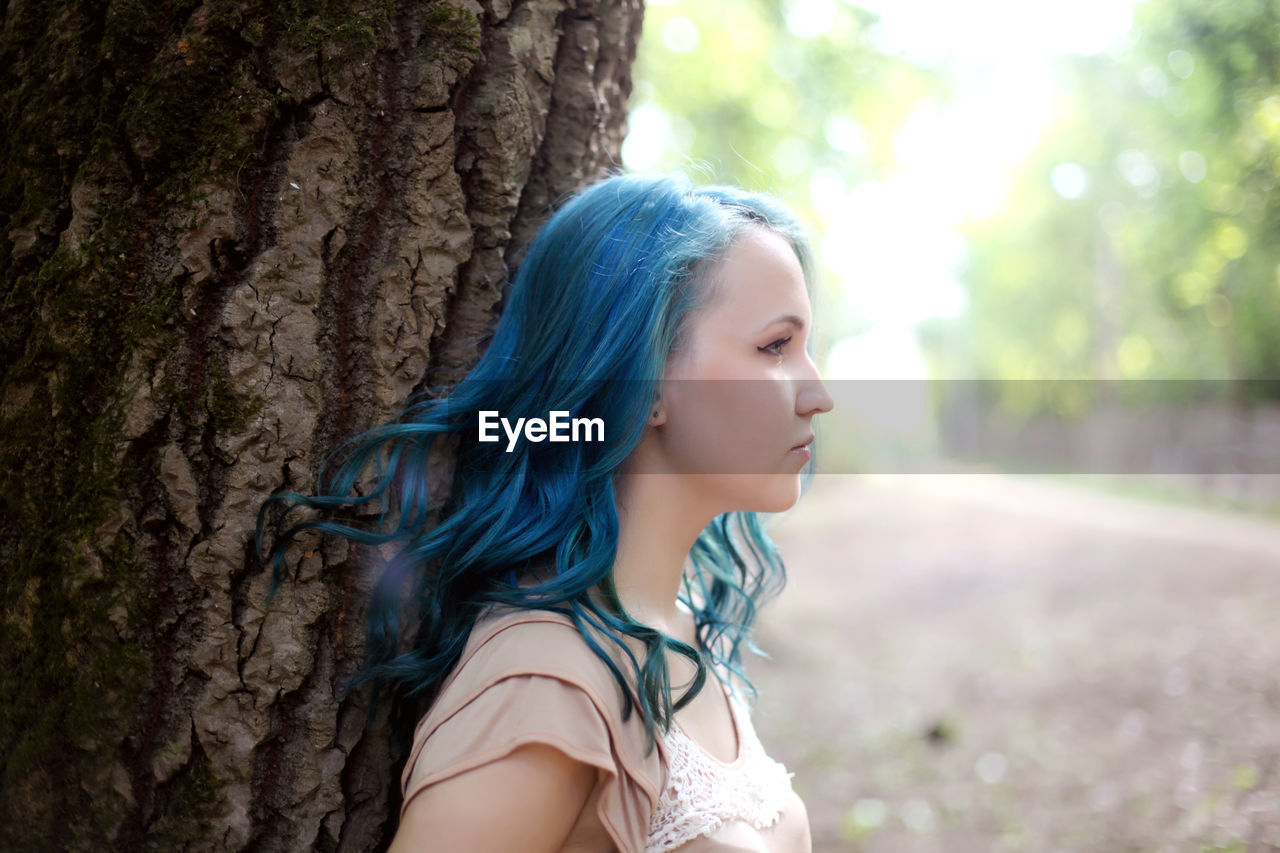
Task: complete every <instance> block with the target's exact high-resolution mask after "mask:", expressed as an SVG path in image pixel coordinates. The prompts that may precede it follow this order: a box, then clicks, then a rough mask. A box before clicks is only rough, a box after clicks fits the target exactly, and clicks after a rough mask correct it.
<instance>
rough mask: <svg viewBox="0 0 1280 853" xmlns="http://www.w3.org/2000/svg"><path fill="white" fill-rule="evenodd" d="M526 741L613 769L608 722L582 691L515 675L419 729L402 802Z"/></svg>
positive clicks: (554, 680)
mask: <svg viewBox="0 0 1280 853" xmlns="http://www.w3.org/2000/svg"><path fill="white" fill-rule="evenodd" d="M531 743H540V744H546V745H548V746H552V747H555V748H556V749H558V750H560V751H561V752H563V753H564V754H565V755H567V756H569V757H570V758H572V759H574V760H576V761H581V762H582V763H584V764H590V765H592V766H595V767H598V768H600V769H601V770H604V771H605V772H606V773H616V772H617V769H616V764H615V760H614V757H613V751H612V748H611V746H610V742H609V729H608V726H607V725H606V724H605V721H604V719H603V718H602V717H601V716H600V712H599V711H598V710H597V709H596V707H595V704H594V703H593V702H592V701H591V698H590V697H589V696H587V694H586V693H585V692H584V691H582V690H581V689H579V688H577V687H575V686H573V685H571V684H567V683H566V682H564V681H561V680H559V679H557V678H552V677H549V676H542V675H517V676H512V677H510V678H504V679H503V680H501V681H499V682H497V683H496V684H494V685H492V686H491V687H488V688H487V689H485V690H484V691H483V692H482V693H480V694H479V695H478V696H476V697H475V698H474V699H472V700H471V701H470V702H468V703H467V704H466V705H464V706H462V707H461V708H459V709H458V710H457V711H455V712H454V713H453V714H452V715H451V716H450V717H449V718H448V719H446V720H444V721H442V722H440V723H439V724H438V725H436V726H434V727H432V730H431V731H420V732H419V733H418V740H415V742H414V753H416V754H411V756H410V761H411V762H412V767H411V769H410V771H409V779H408V782H407V784H406V785H405V794H404V796H405V803H406V804H407V803H408V802H409V800H410V799H412V798H413V797H414V796H415V795H416V794H418V793H419V792H420V791H422V789H424V788H426V787H427V786H428V785H431V784H433V783H435V782H439V781H442V780H444V779H448V778H449V777H451V776H456V775H458V774H459V773H464V772H466V771H468V770H472V769H474V768H476V767H481V766H483V765H485V764H488V763H490V762H492V761H497V760H498V759H500V758H504V757H505V756H507V755H509V754H510V753H512V752H514V751H515V750H516V749H518V748H519V747H522V746H526V745H528V744H531Z"/></svg>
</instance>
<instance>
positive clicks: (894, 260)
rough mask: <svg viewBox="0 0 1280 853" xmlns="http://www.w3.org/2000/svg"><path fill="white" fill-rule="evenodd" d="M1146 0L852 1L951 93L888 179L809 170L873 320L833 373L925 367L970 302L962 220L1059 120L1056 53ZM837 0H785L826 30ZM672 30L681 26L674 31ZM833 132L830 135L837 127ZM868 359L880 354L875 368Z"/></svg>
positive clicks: (976, 211)
mask: <svg viewBox="0 0 1280 853" xmlns="http://www.w3.org/2000/svg"><path fill="white" fill-rule="evenodd" d="M1137 1H1138V0H1035V2H1028V0H969V2H967V3H956V2H954V0H862V2H859V3H856V4H854V5H859V6H862V7H863V8H865V9H867V10H869V11H871V12H874V13H875V14H877V15H878V16H879V18H880V20H879V23H878V25H877V27H876V30H875V37H876V41H877V45H878V47H879V48H880V49H881V50H882V51H884V52H885V53H889V54H901V55H903V56H904V57H906V58H908V59H911V60H913V61H916V62H919V63H922V64H926V65H940V66H942V67H944V68H946V69H947V70H948V72H949V76H950V77H951V79H953V80H954V88H955V97H954V98H953V99H951V100H950V101H949V102H947V103H945V104H938V103H936V102H933V101H926V102H922V104H921V105H920V106H919V107H918V109H917V110H916V112H915V113H913V114H912V115H911V117H910V118H909V119H908V121H907V122H906V124H905V125H904V126H903V128H902V129H901V131H900V133H899V134H898V137H897V139H896V142H895V151H896V153H897V155H898V158H899V160H900V162H901V163H902V168H901V170H900V171H898V172H897V173H896V174H895V175H894V176H893V177H891V178H889V179H886V180H883V181H878V182H871V181H869V182H863V183H860V184H857V185H855V186H852V187H846V186H845V185H844V183H843V181H842V180H841V179H840V178H839V177H838V176H837V175H835V174H834V173H829V174H823V173H822V172H821V171H819V172H818V173H815V174H814V175H813V176H811V178H810V182H809V190H810V197H811V198H812V199H813V201H814V206H815V208H816V209H817V211H818V213H819V215H820V216H821V217H822V219H823V221H822V222H821V223H820V227H821V229H822V230H823V231H824V232H825V234H826V235H827V237H826V238H825V239H824V240H823V241H822V243H821V245H820V251H821V253H822V257H823V260H824V262H825V263H826V265H827V267H828V268H829V269H831V270H833V271H834V272H835V274H836V276H837V278H838V280H839V282H840V289H841V292H842V294H843V298H844V300H845V302H846V303H847V305H846V306H845V307H846V308H847V309H848V310H851V311H854V310H856V312H857V314H858V316H860V317H862V318H864V319H865V321H866V322H867V323H868V324H869V325H870V329H869V331H868V332H867V333H866V334H863V335H860V336H859V337H856V338H849V339H845V340H843V341H838V342H836V343H835V344H834V345H833V346H832V347H831V349H830V354H829V356H828V359H827V363H826V365H825V371H824V373H825V375H826V376H827V378H829V379H855V378H924V376H925V370H926V367H925V363H924V359H923V357H922V356H921V354H920V351H919V348H918V346H917V344H916V341H915V327H916V325H917V324H918V323H919V322H921V321H922V320H924V319H926V318H928V317H931V316H939V317H952V316H956V315H958V314H961V313H962V312H963V311H964V310H965V293H964V289H963V287H962V286H961V285H960V284H959V283H958V282H957V281H956V280H955V277H954V275H955V274H954V270H955V267H956V265H957V264H958V263H959V262H960V261H961V260H962V259H963V257H964V250H965V249H964V241H963V240H962V238H961V237H960V235H959V233H958V231H957V224H958V223H959V222H960V221H961V220H962V219H963V218H966V217H970V216H981V215H983V214H985V213H990V212H994V211H995V210H997V209H998V207H999V205H1000V204H1001V201H1002V198H1003V194H1004V191H1005V188H1006V187H1007V185H1008V183H1009V181H1010V179H1011V178H1012V170H1013V167H1014V166H1016V164H1017V163H1018V161H1019V160H1020V159H1021V158H1022V157H1023V156H1024V155H1025V154H1026V153H1027V152H1028V151H1029V150H1030V149H1031V147H1032V146H1033V145H1034V144H1035V142H1036V140H1037V139H1038V138H1040V136H1041V135H1042V133H1043V132H1044V130H1045V128H1046V126H1047V125H1048V123H1049V121H1050V119H1051V118H1052V116H1051V115H1050V114H1049V107H1050V104H1051V103H1052V100H1053V98H1052V95H1053V90H1054V86H1055V81H1054V75H1053V70H1052V65H1051V60H1052V58H1053V57H1054V56H1055V55H1058V54H1063V53H1096V52H1099V51H1103V50H1106V49H1108V48H1109V47H1111V46H1113V45H1116V44H1117V43H1122V42H1123V40H1124V38H1125V36H1126V34H1127V32H1128V30H1129V27H1130V23H1131V21H1132V15H1133V7H1134V6H1135V5H1136V2H1137ZM651 2H653V0H651ZM658 2H662V0H658ZM667 2H671V0H667ZM838 2H843V0H789V1H788V2H784V3H783V8H784V10H785V17H786V21H787V26H788V27H789V28H790V29H791V31H792V32H793V33H795V34H796V35H797V36H800V37H802V38H804V37H812V36H815V35H818V34H820V33H822V32H825V30H826V27H827V26H828V25H829V24H830V21H831V20H832V13H833V11H834V9H835V8H836V4H837V3H838ZM668 29H670V28H668ZM663 37H664V40H665V39H666V38H667V37H668V33H667V32H665V31H664V33H663ZM670 37H671V38H676V39H679V38H681V33H680V32H678V30H673V31H672V33H671V34H670ZM692 49H696V46H694V47H693V48H692ZM1010 105H1014V107H1013V108H1010ZM655 120H656V121H662V118H661V117H653V116H645V115H636V114H634V113H633V115H632V122H631V127H632V130H631V134H630V135H629V137H628V139H627V142H626V144H624V148H623V159H624V162H625V163H626V164H627V165H628V166H631V167H634V168H641V169H643V168H646V167H647V166H649V165H651V163H652V162H653V161H656V159H657V154H658V148H657V146H660V145H662V143H663V140H664V138H666V137H667V136H668V133H669V130H668V129H667V128H662V127H655V125H654V121H655ZM850 130H856V128H854V129H850ZM827 132H828V138H831V136H832V134H833V133H835V134H836V135H839V134H840V133H841V132H842V129H841V128H839V127H836V128H833V127H828V129H827ZM851 144H856V138H854V139H852V140H851ZM1077 178H1078V176H1077V175H1076V174H1075V173H1073V172H1072V171H1071V170H1070V167H1069V166H1065V167H1064V168H1062V169H1059V170H1056V171H1055V172H1054V175H1053V176H1052V180H1053V183H1054V186H1055V188H1056V189H1058V191H1059V192H1060V193H1064V194H1066V193H1069V192H1071V191H1072V188H1073V186H1074V184H1073V181H1075V180H1076V179H1077ZM866 365H874V368H873V370H874V375H868V369H867V368H866V367H865V366H866Z"/></svg>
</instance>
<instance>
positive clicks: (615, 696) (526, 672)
mask: <svg viewBox="0 0 1280 853" xmlns="http://www.w3.org/2000/svg"><path fill="white" fill-rule="evenodd" d="M592 639H593V641H594V642H595V644H596V645H597V646H598V647H599V648H600V649H601V650H602V651H603V652H604V653H605V654H606V655H607V656H608V657H609V659H610V660H611V661H612V662H613V665H614V667H616V669H617V672H618V673H620V674H621V676H622V678H623V679H624V681H625V682H626V684H627V685H628V689H627V692H628V693H629V694H630V697H631V699H632V700H634V699H635V696H636V693H635V688H634V685H633V684H632V682H633V681H634V674H633V671H634V668H633V666H632V665H631V664H630V662H629V661H627V659H626V655H625V652H623V651H622V649H621V648H620V647H619V646H618V645H617V644H616V643H615V642H614V641H613V640H611V639H610V638H608V637H607V636H605V635H604V634H603V633H600V634H596V633H595V632H592ZM528 677H539V678H548V679H553V680H555V681H557V682H560V683H561V684H562V686H565V687H568V688H573V689H572V690H567V691H560V693H561V695H565V696H571V695H573V694H574V693H584V694H586V695H587V697H589V698H590V700H591V703H592V704H593V705H594V706H595V707H596V708H597V709H598V710H599V712H600V714H601V716H603V717H605V718H606V720H607V721H608V722H609V723H610V728H611V729H615V730H621V728H622V718H623V717H627V718H629V721H628V722H630V723H635V722H638V721H639V719H640V715H639V714H638V713H631V714H628V713H627V705H628V700H627V698H626V697H625V696H624V693H623V690H622V686H621V684H619V681H618V679H617V677H616V676H615V675H614V670H613V669H611V668H610V666H609V664H608V663H606V661H605V660H604V659H603V658H601V657H600V656H599V655H598V654H597V653H596V652H595V650H594V649H593V648H592V647H591V645H590V644H589V643H588V641H587V638H586V637H585V636H583V634H582V633H581V632H580V631H579V630H578V627H577V625H575V624H574V621H573V619H572V618H571V617H570V616H569V615H567V614H566V613H563V612H559V611H552V610H538V609H533V608H514V607H495V608H492V609H491V610H489V611H488V612H486V613H484V614H483V615H481V616H480V618H478V619H477V620H476V623H475V625H474V627H473V628H472V630H471V634H470V636H469V638H468V640H467V643H466V647H465V648H464V649H463V652H462V655H461V657H460V658H459V659H458V662H457V664H456V665H455V666H454V668H453V671H452V672H451V673H450V674H449V676H448V678H446V679H445V681H444V683H443V684H442V685H441V688H440V690H439V692H438V693H437V695H436V699H435V701H434V702H433V703H432V706H431V709H430V711H429V712H428V714H427V715H426V717H425V718H424V719H423V720H422V721H421V722H422V723H423V724H428V725H429V724H430V722H440V721H442V720H444V719H447V718H449V717H451V716H452V715H454V714H455V713H457V712H459V711H461V710H463V709H464V708H466V707H467V706H468V705H469V704H470V703H471V702H472V701H473V700H474V699H475V698H476V697H477V696H479V695H480V694H482V693H484V692H486V691H488V690H490V689H491V688H494V687H495V686H497V687H500V688H502V689H510V687H511V685H512V684H514V683H518V681H519V680H520V679H524V680H525V682H526V683H527V680H528ZM429 721H430V722H429ZM629 727H630V726H628V728H629Z"/></svg>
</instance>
